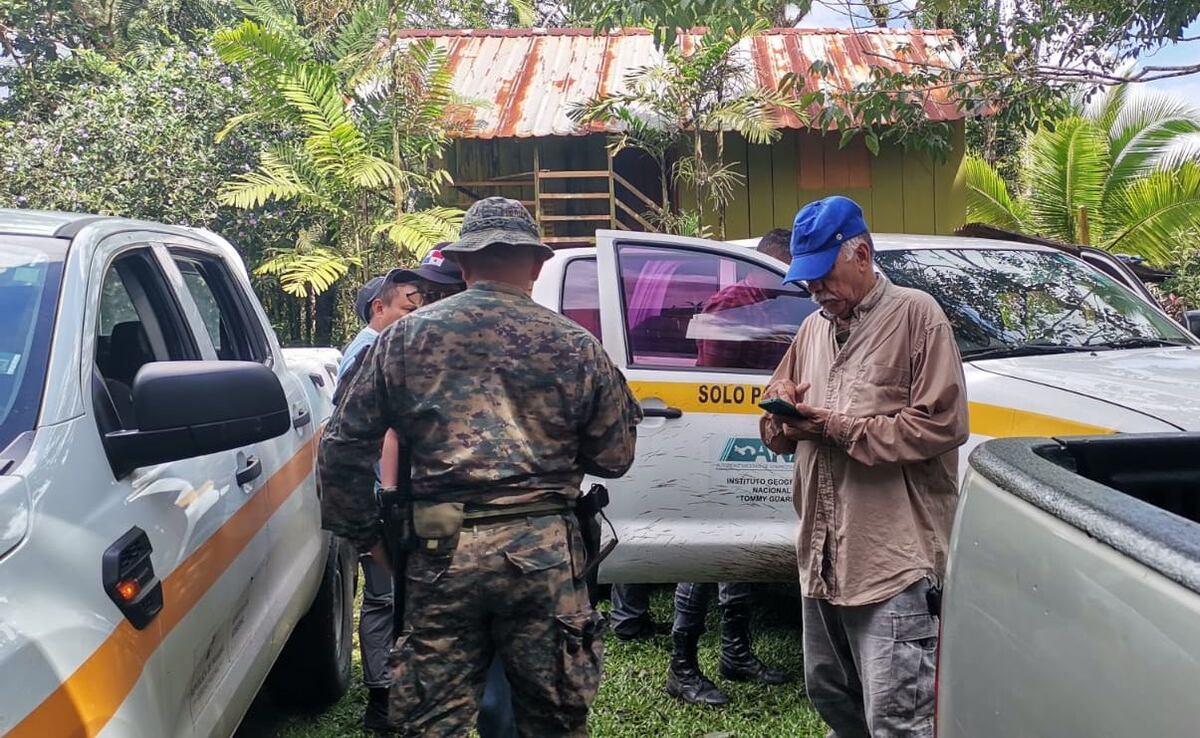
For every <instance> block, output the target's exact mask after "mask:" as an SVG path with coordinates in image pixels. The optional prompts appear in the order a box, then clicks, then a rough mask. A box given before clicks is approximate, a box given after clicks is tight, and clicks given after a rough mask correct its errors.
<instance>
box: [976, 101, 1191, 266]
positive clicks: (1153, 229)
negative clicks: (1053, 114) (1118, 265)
mask: <svg viewBox="0 0 1200 738" xmlns="http://www.w3.org/2000/svg"><path fill="white" fill-rule="evenodd" d="M1019 172H1020V175H1019V176H1020V180H1019V181H1020V185H1019V188H1018V189H1017V191H1016V192H1012V191H1010V188H1009V186H1008V183H1007V182H1006V181H1005V180H1004V178H1003V177H1002V176H1001V174H1000V172H999V171H998V170H997V169H996V168H995V167H993V166H992V165H990V164H988V163H987V162H986V161H984V160H983V159H982V158H979V157H971V158H968V160H967V162H966V164H965V170H964V173H965V177H966V183H967V192H968V199H967V213H968V218H969V219H971V220H977V221H980V222H984V223H990V224H992V225H996V226H999V227H1002V228H1007V229H1011V230H1024V231H1029V232H1032V233H1036V234H1038V235H1042V236H1046V237H1048V238H1054V239H1058V240H1062V241H1067V242H1070V243H1090V244H1093V245H1098V246H1101V247H1103V248H1106V249H1109V250H1111V251H1114V252H1118V253H1128V254H1135V255H1138V256H1142V257H1144V258H1146V259H1148V260H1150V261H1152V262H1155V263H1158V264H1167V263H1170V262H1171V261H1173V260H1174V258H1175V256H1176V254H1177V253H1178V251H1179V248H1180V245H1181V244H1183V243H1188V242H1194V241H1195V239H1196V238H1197V237H1200V110H1197V109H1196V108H1193V107H1192V106H1190V105H1188V104H1187V103H1185V102H1184V101H1181V100H1179V99H1178V98H1176V97H1173V96H1171V95H1169V94H1164V93H1159V92H1149V91H1145V90H1134V89H1132V88H1131V87H1129V86H1126V85H1122V86H1117V87H1114V88H1111V89H1110V90H1108V91H1107V92H1105V93H1104V94H1101V95H1099V96H1098V97H1097V98H1096V100H1094V101H1093V102H1092V103H1091V104H1089V105H1087V106H1080V107H1079V109H1078V110H1077V114H1075V115H1072V116H1070V117H1067V118H1064V119H1062V120H1059V121H1057V122H1055V123H1054V124H1052V125H1051V124H1046V125H1044V126H1042V127H1041V128H1040V129H1039V130H1037V131H1036V132H1035V133H1033V134H1032V135H1030V136H1029V137H1028V138H1027V140H1026V141H1025V143H1024V145H1023V146H1022V148H1021V150H1020V165H1019Z"/></svg>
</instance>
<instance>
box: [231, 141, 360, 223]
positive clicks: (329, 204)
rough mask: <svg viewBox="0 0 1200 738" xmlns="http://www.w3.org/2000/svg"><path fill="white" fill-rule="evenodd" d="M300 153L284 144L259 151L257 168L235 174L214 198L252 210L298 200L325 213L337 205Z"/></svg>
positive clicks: (334, 208) (334, 209) (333, 209)
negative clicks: (270, 204) (273, 203)
mask: <svg viewBox="0 0 1200 738" xmlns="http://www.w3.org/2000/svg"><path fill="white" fill-rule="evenodd" d="M311 170H312V165H311V163H310V162H307V161H305V159H304V156H303V154H301V153H299V152H296V151H294V150H291V149H288V148H286V147H282V146H280V147H275V148H273V149H269V150H267V151H264V152H263V153H262V156H261V157H260V159H259V167H258V169H256V170H254V171H250V172H246V173H245V174H241V175H238V176H237V177H234V178H233V179H231V180H229V181H228V182H225V183H224V184H222V185H221V188H220V189H219V190H218V192H217V201H218V202H220V203H222V204H223V205H232V206H234V207H238V208H243V209H246V210H251V209H254V208H257V207H261V206H262V205H265V204H266V203H268V202H271V201H272V200H275V201H279V202H286V201H288V200H300V201H302V202H305V203H307V204H309V205H312V206H314V207H316V208H319V209H322V210H325V211H326V212H337V211H338V210H339V208H338V207H337V206H336V205H335V204H334V202H333V201H331V200H330V199H329V198H328V196H327V195H326V194H325V192H326V190H327V189H328V188H327V187H326V186H323V183H321V182H320V177H319V175H318V174H317V173H316V172H314V171H311Z"/></svg>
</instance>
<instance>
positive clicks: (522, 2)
mask: <svg viewBox="0 0 1200 738" xmlns="http://www.w3.org/2000/svg"><path fill="white" fill-rule="evenodd" d="M508 7H510V8H512V12H513V15H514V16H515V17H516V20H517V25H518V26H519V27H521V28H529V27H531V26H532V25H534V24H535V23H537V7H536V2H535V0H508Z"/></svg>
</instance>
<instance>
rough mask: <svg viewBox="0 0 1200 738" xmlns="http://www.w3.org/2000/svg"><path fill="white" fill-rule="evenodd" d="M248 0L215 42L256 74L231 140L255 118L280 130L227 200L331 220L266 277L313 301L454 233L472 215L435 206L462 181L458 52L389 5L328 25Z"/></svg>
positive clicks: (280, 254)
mask: <svg viewBox="0 0 1200 738" xmlns="http://www.w3.org/2000/svg"><path fill="white" fill-rule="evenodd" d="M240 7H241V8H242V10H243V12H245V13H246V15H247V17H246V18H245V19H244V20H242V21H241V23H239V24H237V25H235V26H233V27H230V28H226V29H222V30H221V31H218V32H217V34H216V36H215V37H214V41H213V43H214V46H215V47H216V49H217V51H218V52H219V53H220V55H221V57H222V58H223V59H224V60H225V61H227V62H228V63H231V64H235V65H238V66H239V67H241V68H242V69H243V70H244V72H245V74H246V76H247V79H248V88H249V91H250V92H249V94H250V98H251V102H252V104H251V105H250V106H249V108H250V109H249V110H248V111H247V112H245V113H243V114H240V115H238V116H235V117H233V118H231V119H230V121H229V124H228V125H227V126H226V128H225V129H224V130H223V131H222V132H221V136H224V135H227V134H228V133H229V132H230V131H235V130H237V129H238V128H239V127H240V126H242V125H244V124H246V123H247V122H250V121H254V122H258V123H260V124H265V125H266V126H268V127H269V128H270V129H271V130H274V131H276V132H277V134H278V138H277V140H276V142H274V143H273V144H271V145H270V146H268V147H266V148H265V149H264V150H263V151H262V152H261V155H260V156H259V161H258V166H257V168H255V169H254V170H253V171H250V172H246V173H244V174H240V175H238V176H235V177H233V178H231V179H230V180H228V181H227V182H225V183H224V185H223V186H222V187H221V190H220V194H219V199H220V201H221V202H223V203H226V204H230V205H234V206H236V207H240V208H246V209H254V208H259V207H262V206H263V205H265V204H268V203H273V202H294V203H296V204H297V205H299V206H301V207H302V208H304V209H305V210H307V211H310V212H313V213H315V214H317V216H318V218H319V219H320V221H321V222H322V223H323V226H324V227H323V229H322V231H321V232H320V234H316V233H314V232H312V231H306V232H303V233H300V234H298V235H299V237H298V238H297V240H296V243H295V244H294V246H293V247H292V249H291V250H285V251H277V252H276V253H274V254H273V255H272V257H271V259H270V260H268V261H266V262H265V263H263V264H262V265H261V266H260V267H259V270H258V271H259V273H261V274H273V275H276V276H278V277H279V278H280V280H281V283H282V284H283V287H284V289H285V290H287V291H288V292H290V293H292V294H297V295H303V296H307V297H309V298H310V299H312V298H315V296H316V295H317V294H319V293H320V292H322V291H324V290H325V289H328V288H329V287H330V286H331V285H332V284H333V283H334V282H336V281H337V279H339V278H340V277H341V276H344V275H345V274H347V273H348V272H349V271H350V270H351V268H353V267H361V268H362V269H363V270H364V271H365V272H367V273H371V272H372V271H373V267H377V266H379V265H382V264H385V263H386V264H388V265H391V264H392V263H394V262H395V261H396V260H397V258H399V259H409V260H412V259H415V258H419V257H420V256H422V255H423V254H424V253H425V252H426V251H428V250H429V249H430V248H431V247H432V246H434V245H435V244H436V243H438V242H439V241H445V240H448V239H451V238H453V237H454V236H455V235H456V233H457V230H458V225H459V222H460V220H461V217H462V213H461V212H460V211H458V210H453V209H448V208H441V207H433V201H434V198H435V197H436V195H437V193H438V192H439V190H440V188H441V187H442V186H443V185H444V184H446V183H448V182H449V175H448V174H447V172H446V171H445V170H444V169H442V168H441V166H440V164H439V162H438V157H439V156H440V153H441V149H442V147H443V146H444V145H445V143H446V141H447V136H448V135H449V131H450V128H449V126H450V125H451V123H452V121H453V120H454V119H455V102H454V98H453V94H452V91H451V89H450V74H449V72H448V70H447V59H446V53H445V51H444V50H443V49H441V48H439V47H438V46H436V45H434V44H433V43H432V42H431V41H428V40H410V39H407V38H404V37H402V36H401V35H400V34H399V28H400V26H399V23H400V19H399V18H398V17H397V15H396V10H395V7H394V6H393V5H392V4H390V3H388V2H384V1H383V0H368V1H367V2H361V3H357V4H355V5H354V6H353V7H352V8H351V9H350V10H348V11H347V12H345V13H342V14H341V15H339V16H337V17H335V18H332V19H328V18H327V19H326V20H327V21H331V22H327V23H326V24H325V25H324V26H321V27H314V26H312V25H309V24H305V23H304V22H303V19H302V18H300V17H299V16H298V14H297V12H296V10H295V9H294V8H292V7H290V6H288V5H287V4H286V3H284V2H281V1H275V2H272V1H270V0H260V1H259V2H254V3H249V2H247V3H243V4H241V5H240ZM388 244H390V248H389V247H388Z"/></svg>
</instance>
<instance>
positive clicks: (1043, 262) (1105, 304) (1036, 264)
mask: <svg viewBox="0 0 1200 738" xmlns="http://www.w3.org/2000/svg"><path fill="white" fill-rule="evenodd" d="M876 256H877V262H878V264H879V267H880V269H882V270H883V271H884V273H885V274H887V275H888V277H890V278H891V280H892V281H893V282H895V283H896V284H898V285H902V286H904V287H913V288H916V289H919V290H923V291H925V292H928V293H929V294H930V295H932V296H933V297H934V298H935V299H936V300H937V301H938V303H940V304H941V306H942V309H943V310H945V311H946V317H948V318H949V319H950V323H951V325H953V326H954V336H955V338H956V339H957V341H958V348H959V351H961V352H962V354H963V356H964V357H965V358H968V359H969V358H971V357H972V355H975V356H982V355H983V354H985V353H986V354H988V355H994V356H1001V355H1020V354H1022V353H1025V354H1033V353H1038V352H1039V351H1044V350H1051V351H1053V350H1083V349H1084V348H1085V347H1086V348H1091V349H1097V350H1099V349H1106V348H1125V347H1138V346H1154V345H1168V344H1171V343H1181V344H1193V343H1194V341H1193V340H1192V339H1191V338H1190V337H1189V336H1188V335H1187V334H1186V333H1185V332H1184V331H1183V329H1182V328H1181V327H1180V326H1179V325H1177V324H1176V323H1175V322H1174V321H1172V320H1171V319H1170V318H1168V317H1166V316H1165V315H1163V314H1162V313H1160V312H1158V311H1157V310H1155V309H1154V308H1153V307H1151V306H1150V305H1148V304H1146V303H1145V302H1144V301H1143V300H1142V299H1141V298H1139V297H1137V296H1135V295H1134V294H1133V293H1132V292H1130V291H1129V290H1128V289H1126V288H1125V287H1124V286H1122V285H1120V284H1119V283H1117V282H1116V281H1115V280H1113V279H1112V278H1111V277H1109V276H1108V275H1106V274H1103V273H1101V272H1099V271H1097V270H1095V269H1092V268H1091V267H1088V266H1087V265H1086V264H1083V263H1082V262H1080V261H1078V260H1076V259H1073V258H1071V257H1070V256H1067V255H1066V254H1058V253H1053V252H1045V251H1025V250H1011V251H1009V250H1001V249H977V250H976V249H914V250H912V251H883V252H880V253H878V254H877V255H876Z"/></svg>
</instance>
